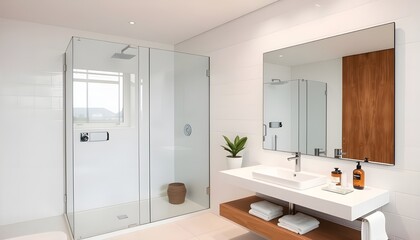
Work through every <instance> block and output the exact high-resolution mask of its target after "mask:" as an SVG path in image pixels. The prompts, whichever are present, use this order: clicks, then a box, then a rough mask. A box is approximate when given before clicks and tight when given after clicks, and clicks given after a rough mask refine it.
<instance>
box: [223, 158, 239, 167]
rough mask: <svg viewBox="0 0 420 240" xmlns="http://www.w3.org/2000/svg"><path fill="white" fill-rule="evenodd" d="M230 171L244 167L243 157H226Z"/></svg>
mask: <svg viewBox="0 0 420 240" xmlns="http://www.w3.org/2000/svg"><path fill="white" fill-rule="evenodd" d="M226 160H227V164H228V169H235V168H241V167H242V157H226Z"/></svg>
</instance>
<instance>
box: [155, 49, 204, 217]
mask: <svg viewBox="0 0 420 240" xmlns="http://www.w3.org/2000/svg"><path fill="white" fill-rule="evenodd" d="M208 70H209V58H208V57H203V56H196V55H190V54H184V53H175V52H171V51H165V50H157V49H151V50H150V176H151V178H150V187H151V189H150V191H151V196H150V198H151V221H152V222H153V221H157V220H161V219H166V218H170V217H174V216H178V215H183V214H187V213H191V212H195V211H199V210H203V209H206V208H209V195H208V187H209V77H208ZM170 183H182V184H184V185H185V188H186V191H187V192H186V197H185V200H184V202H182V203H178V204H172V203H170V202H171V200H170V199H169V197H170V196H168V194H167V193H168V191H167V189H168V185H169V184H170Z"/></svg>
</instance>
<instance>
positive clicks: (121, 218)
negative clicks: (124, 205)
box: [117, 214, 128, 220]
mask: <svg viewBox="0 0 420 240" xmlns="http://www.w3.org/2000/svg"><path fill="white" fill-rule="evenodd" d="M117 218H118V220H123V219H126V218H128V216H127V215H125V214H124V215H118V216H117Z"/></svg>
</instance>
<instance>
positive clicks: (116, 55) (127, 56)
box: [112, 45, 136, 59]
mask: <svg viewBox="0 0 420 240" xmlns="http://www.w3.org/2000/svg"><path fill="white" fill-rule="evenodd" d="M129 47H130V45H127V47H125V48H123V49H122V50H121V53H114V54H113V55H112V58H117V59H132V58H133V57H135V56H136V55H134V54H127V53H124V52H125V50H127V49H128V48H129Z"/></svg>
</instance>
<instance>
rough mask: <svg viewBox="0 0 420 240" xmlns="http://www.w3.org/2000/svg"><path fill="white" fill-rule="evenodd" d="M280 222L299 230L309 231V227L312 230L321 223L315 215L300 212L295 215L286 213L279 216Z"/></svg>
mask: <svg viewBox="0 0 420 240" xmlns="http://www.w3.org/2000/svg"><path fill="white" fill-rule="evenodd" d="M279 223H280V224H282V225H286V226H289V227H290V228H292V229H297V231H298V232H305V231H306V232H307V229H311V230H312V229H313V227H314V226H318V225H319V221H318V220H316V219H315V218H314V217H311V216H308V215H306V214H303V213H300V212H299V213H296V214H295V215H286V216H283V217H281V218H279ZM302 234H303V233H302Z"/></svg>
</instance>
